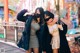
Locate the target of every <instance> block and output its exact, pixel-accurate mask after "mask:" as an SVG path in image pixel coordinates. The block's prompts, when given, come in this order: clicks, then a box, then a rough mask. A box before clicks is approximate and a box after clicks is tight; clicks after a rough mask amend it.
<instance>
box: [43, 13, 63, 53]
mask: <svg viewBox="0 0 80 53" xmlns="http://www.w3.org/2000/svg"><path fill="white" fill-rule="evenodd" d="M44 15H45V21H46V23H47V26H48V29H49V33H50V34H51V35H52V40H51V45H52V49H53V53H58V49H59V47H60V37H59V30H58V28H59V29H61V30H63V27H62V25H58V24H56V21H55V20H54V14H52V13H51V12H49V11H45V14H44Z"/></svg>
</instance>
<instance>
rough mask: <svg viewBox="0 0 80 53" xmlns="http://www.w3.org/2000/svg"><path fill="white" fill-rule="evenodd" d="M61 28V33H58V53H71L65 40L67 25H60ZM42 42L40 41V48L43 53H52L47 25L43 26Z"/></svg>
mask: <svg viewBox="0 0 80 53" xmlns="http://www.w3.org/2000/svg"><path fill="white" fill-rule="evenodd" d="M62 27H63V31H62V30H59V33H60V48H59V53H71V52H70V48H69V45H68V41H67V39H66V33H67V25H66V24H64V23H63V24H62ZM43 30H44V31H43V33H42V34H43V38H42V39H43V41H42V43H43V44H42V47H43V50H44V51H47V53H52V51H51V50H52V46H51V44H50V42H51V38H52V37H51V35H50V34H49V30H48V27H47V25H46V24H45V25H44V29H43Z"/></svg>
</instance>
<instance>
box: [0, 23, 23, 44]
mask: <svg viewBox="0 0 80 53" xmlns="http://www.w3.org/2000/svg"><path fill="white" fill-rule="evenodd" d="M0 26H1V27H4V30H3V31H4V40H5V41H7V28H8V27H14V31H15V32H14V34H15V36H14V37H15V38H14V40H15V43H17V42H18V28H19V27H21V28H24V23H22V22H12V23H11V22H10V23H7V22H3V23H0Z"/></svg>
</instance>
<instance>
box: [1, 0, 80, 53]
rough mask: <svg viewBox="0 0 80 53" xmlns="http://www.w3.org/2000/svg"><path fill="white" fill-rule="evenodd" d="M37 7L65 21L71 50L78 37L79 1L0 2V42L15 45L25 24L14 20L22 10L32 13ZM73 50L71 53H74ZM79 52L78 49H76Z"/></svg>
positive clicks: (16, 0) (8, 0) (29, 0)
mask: <svg viewBox="0 0 80 53" xmlns="http://www.w3.org/2000/svg"><path fill="white" fill-rule="evenodd" d="M37 7H43V8H44V10H48V11H50V12H52V13H54V14H55V15H58V16H59V18H64V19H65V20H66V21H64V22H65V23H66V24H67V25H68V32H67V35H66V36H67V40H68V41H69V44H70V47H71V48H73V47H74V46H72V45H73V42H75V37H77V36H80V0H0V41H4V42H5V43H6V42H10V43H17V42H18V40H19V39H20V37H21V35H22V31H23V30H24V24H25V23H23V22H20V21H18V20H17V19H16V17H17V14H18V13H19V12H20V11H21V10H23V9H27V10H28V11H29V12H34V11H35V9H36V8H37ZM76 48H78V47H76ZM74 49H75V48H74ZM74 49H71V51H73V52H74V51H75V50H74ZM79 51H80V48H78V49H77V52H79ZM74 53H75V52H74Z"/></svg>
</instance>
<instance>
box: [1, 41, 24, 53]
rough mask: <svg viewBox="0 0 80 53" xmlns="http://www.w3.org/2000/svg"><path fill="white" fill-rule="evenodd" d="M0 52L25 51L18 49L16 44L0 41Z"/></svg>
mask: <svg viewBox="0 0 80 53" xmlns="http://www.w3.org/2000/svg"><path fill="white" fill-rule="evenodd" d="M13 44H14V43H13ZM14 45H15V44H14ZM0 53H25V50H23V49H20V48H18V47H17V46H13V45H12V44H10V43H9V42H6V43H5V42H1V41H0Z"/></svg>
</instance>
